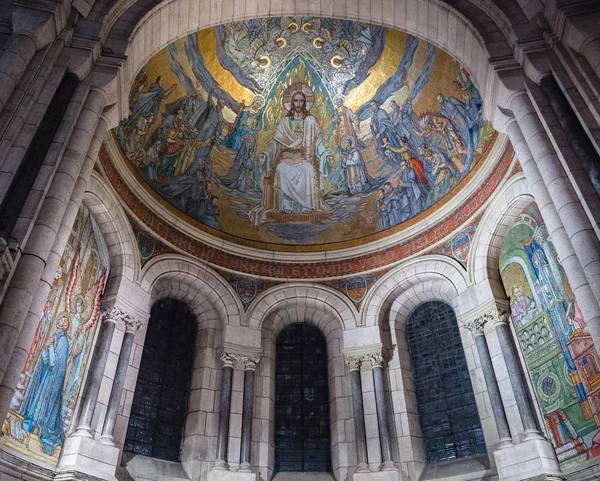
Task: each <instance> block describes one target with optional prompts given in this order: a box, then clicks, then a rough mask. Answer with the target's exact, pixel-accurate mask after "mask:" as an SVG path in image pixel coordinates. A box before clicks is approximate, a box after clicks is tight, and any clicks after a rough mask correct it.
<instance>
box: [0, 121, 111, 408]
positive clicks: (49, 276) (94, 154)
mask: <svg viewBox="0 0 600 481" xmlns="http://www.w3.org/2000/svg"><path fill="white" fill-rule="evenodd" d="M107 128H108V124H107V123H106V120H105V119H103V118H101V119H100V121H99V123H98V126H97V128H96V133H95V134H94V138H93V140H92V143H91V145H90V148H89V150H88V154H87V156H86V158H85V161H84V164H83V167H82V168H81V172H80V173H79V177H78V179H77V182H76V184H75V188H74V189H73V192H72V194H71V199H70V200H69V204H68V206H67V209H66V211H65V215H64V216H63V220H62V222H61V225H60V227H59V230H58V234H57V236H56V239H55V241H54V246H53V247H52V251H51V252H50V255H49V256H48V258H47V260H46V266H45V268H44V270H43V272H42V276H41V279H40V282H39V283H38V287H37V289H36V291H35V295H34V298H33V300H32V302H31V305H30V308H29V311H28V312H27V316H26V318H25V322H24V324H23V329H21V331H20V333H19V338H18V339H17V344H16V346H15V349H14V350H13V353H12V355H11V359H10V362H9V364H8V367H7V369H6V373H5V374H4V379H3V381H2V383H0V406H4V404H5V402H6V401H8V402H9V403H10V400H11V399H12V396H13V394H14V389H15V386H16V382H17V380H18V378H19V376H20V374H21V371H22V369H23V366H24V364H25V360H26V359H27V355H28V353H29V348H30V346H31V343H32V342H33V338H34V336H35V332H36V329H37V325H38V323H39V322H40V318H41V316H42V313H43V308H44V305H45V303H46V300H47V298H48V295H49V293H50V289H51V287H52V283H53V282H54V275H55V273H56V270H57V269H58V266H59V263H60V259H61V257H62V254H63V252H64V250H65V247H66V245H67V242H68V240H69V236H70V235H71V229H72V228H73V223H74V222H75V218H76V217H77V212H78V211H79V207H80V206H81V202H82V200H83V196H84V194H85V190H86V188H87V184H88V181H89V178H90V176H91V174H92V170H93V168H94V164H95V161H96V159H97V158H98V152H99V150H100V146H101V145H102V140H103V138H104V136H105V134H106V131H107ZM5 400H6V401H5Z"/></svg>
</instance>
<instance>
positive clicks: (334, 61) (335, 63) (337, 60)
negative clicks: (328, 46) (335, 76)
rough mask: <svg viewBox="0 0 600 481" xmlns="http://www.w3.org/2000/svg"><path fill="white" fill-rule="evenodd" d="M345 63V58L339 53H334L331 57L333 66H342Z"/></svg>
mask: <svg viewBox="0 0 600 481" xmlns="http://www.w3.org/2000/svg"><path fill="white" fill-rule="evenodd" d="M342 65H344V59H343V58H342V57H340V56H339V55H334V56H333V57H331V66H332V67H333V68H341V67H342Z"/></svg>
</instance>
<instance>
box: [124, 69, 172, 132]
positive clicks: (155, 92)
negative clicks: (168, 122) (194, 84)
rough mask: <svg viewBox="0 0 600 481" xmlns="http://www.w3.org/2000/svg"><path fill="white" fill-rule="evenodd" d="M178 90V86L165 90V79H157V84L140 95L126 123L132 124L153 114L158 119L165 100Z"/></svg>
mask: <svg viewBox="0 0 600 481" xmlns="http://www.w3.org/2000/svg"><path fill="white" fill-rule="evenodd" d="M176 88H177V85H173V86H171V87H170V88H169V89H168V90H165V89H164V88H163V78H162V77H160V76H159V77H157V78H156V82H154V83H153V84H152V85H150V88H149V89H148V91H147V92H142V93H140V94H139V95H138V99H137V101H136V103H135V104H134V105H133V107H132V108H131V115H130V116H129V118H128V119H127V121H126V124H127V125H130V124H132V123H133V122H135V121H136V120H137V119H138V118H140V117H146V116H147V115H150V114H152V115H153V116H154V119H155V120H156V119H157V118H158V109H159V108H160V104H161V103H162V101H163V100H164V99H166V98H167V97H168V96H169V95H171V93H173V91H174V90H175V89H176Z"/></svg>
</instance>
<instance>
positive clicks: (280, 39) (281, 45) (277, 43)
mask: <svg viewBox="0 0 600 481" xmlns="http://www.w3.org/2000/svg"><path fill="white" fill-rule="evenodd" d="M274 42H275V46H276V47H279V48H284V47H285V46H286V45H287V40H286V39H285V38H284V37H277V38H276V39H275V40H274Z"/></svg>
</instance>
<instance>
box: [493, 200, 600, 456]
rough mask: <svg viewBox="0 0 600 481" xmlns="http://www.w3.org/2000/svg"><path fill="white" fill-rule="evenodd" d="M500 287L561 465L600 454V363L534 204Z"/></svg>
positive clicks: (510, 246) (507, 246)
mask: <svg viewBox="0 0 600 481" xmlns="http://www.w3.org/2000/svg"><path fill="white" fill-rule="evenodd" d="M500 270H501V275H502V281H503V283H504V287H505V289H506V291H507V294H508V295H509V297H510V303H511V304H510V310H511V317H512V321H513V323H514V327H515V330H516V333H517V337H518V341H519V344H520V347H521V350H522V352H523V356H524V357H525V363H526V365H527V369H528V371H529V375H530V377H531V381H532V385H533V389H534V391H535V395H536V398H537V402H538V405H539V408H540V411H541V414H542V416H543V419H544V424H545V427H546V431H547V435H548V438H549V439H550V441H551V442H552V444H553V446H554V448H555V451H556V456H557V458H558V460H559V462H560V463H561V464H562V465H563V466H570V465H573V464H578V463H581V462H583V461H585V460H587V459H589V458H592V457H595V456H598V455H599V454H600V431H599V429H598V428H599V427H600V398H599V397H598V391H599V389H600V359H599V357H598V352H597V351H596V348H595V347H594V343H593V341H592V338H591V336H590V334H589V333H588V331H587V328H586V323H585V321H584V319H583V316H582V314H581V311H580V310H579V307H578V305H577V301H575V297H574V295H573V292H572V291H571V287H570V285H569V281H568V280H567V278H566V276H565V274H564V271H563V268H562V266H561V264H560V262H559V260H558V256H557V254H556V250H555V248H554V245H553V244H552V241H551V240H550V239H549V237H548V231H547V229H546V226H545V224H544V223H543V221H542V219H541V216H540V213H539V210H538V209H537V206H536V205H535V204H532V205H531V206H529V207H528V208H527V209H526V210H525V211H524V212H523V213H522V214H521V215H520V217H519V219H518V220H517V221H516V222H515V224H514V225H513V227H512V228H511V230H510V231H509V234H508V236H507V238H506V241H505V243H504V247H503V248H502V252H501V256H500Z"/></svg>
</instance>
